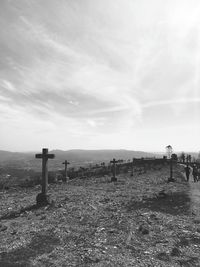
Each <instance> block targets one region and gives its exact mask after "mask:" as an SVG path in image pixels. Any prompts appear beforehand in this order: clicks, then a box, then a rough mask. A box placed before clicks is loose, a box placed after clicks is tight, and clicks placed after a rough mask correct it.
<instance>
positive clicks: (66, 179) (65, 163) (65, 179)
mask: <svg viewBox="0 0 200 267" xmlns="http://www.w3.org/2000/svg"><path fill="white" fill-rule="evenodd" d="M62 164H64V165H65V177H64V181H65V182H67V181H68V180H69V177H68V176H67V165H68V164H70V162H68V161H67V160H65V161H64V162H63V163H62Z"/></svg>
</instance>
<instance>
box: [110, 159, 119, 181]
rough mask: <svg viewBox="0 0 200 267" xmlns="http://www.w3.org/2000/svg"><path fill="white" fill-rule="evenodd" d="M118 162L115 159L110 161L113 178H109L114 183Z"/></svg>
mask: <svg viewBox="0 0 200 267" xmlns="http://www.w3.org/2000/svg"><path fill="white" fill-rule="evenodd" d="M117 162H118V160H116V159H115V158H114V159H113V160H112V161H110V163H112V164H113V177H112V178H111V182H115V181H117V178H116V163H117Z"/></svg>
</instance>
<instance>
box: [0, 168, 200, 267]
mask: <svg viewBox="0 0 200 267" xmlns="http://www.w3.org/2000/svg"><path fill="white" fill-rule="evenodd" d="M167 177H168V169H166V168H164V169H162V170H160V171H148V172H147V173H146V174H142V175H137V174H134V177H130V176H129V175H127V176H123V175H121V176H119V177H118V182H116V183H115V184H114V183H109V181H110V177H104V178H103V177H102V178H98V179H97V178H96V179H95V178H94V179H88V180H85V181H83V180H74V181H71V182H70V184H68V185H67V184H64V185H63V184H62V185H53V186H50V190H49V191H50V193H51V195H52V197H53V198H54V201H55V202H54V204H53V205H51V206H49V207H43V208H39V209H35V210H34V209H33V210H30V211H26V212H21V213H19V214H17V213H16V211H20V209H21V207H27V206H29V205H32V204H34V203H35V197H36V195H37V193H38V192H39V190H40V189H39V188H35V189H27V190H21V191H20V192H19V191H17V190H13V191H9V192H6V193H3V192H1V194H0V197H1V207H0V216H4V219H3V220H1V226H0V238H1V242H0V266H4V267H6V266H14V267H15V266H37V267H38V266H200V261H199V259H198V257H199V254H200V253H199V249H200V234H199V232H200V226H198V224H200V220H197V219H196V218H195V215H194V214H193V213H192V210H191V207H190V204H191V203H190V198H189V196H188V190H189V187H188V185H187V183H186V182H184V181H182V176H181V174H180V172H179V170H178V169H177V170H176V172H175V177H176V179H177V181H176V182H175V183H170V184H167V183H166V180H167ZM163 189H164V190H165V193H166V194H167V196H166V197H163V196H162V195H160V196H159V192H160V191H161V190H163ZM162 197H163V198H162ZM12 215H13V216H12ZM14 215H15V216H16V217H14ZM13 217H14V218H13ZM6 227H7V228H6Z"/></svg>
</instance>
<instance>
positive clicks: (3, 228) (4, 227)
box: [0, 224, 8, 232]
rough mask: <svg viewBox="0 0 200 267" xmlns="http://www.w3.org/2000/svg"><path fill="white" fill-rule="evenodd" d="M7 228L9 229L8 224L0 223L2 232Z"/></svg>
mask: <svg viewBox="0 0 200 267" xmlns="http://www.w3.org/2000/svg"><path fill="white" fill-rule="evenodd" d="M7 229H8V227H7V226H6V225H3V224H0V232H3V231H5V230H7Z"/></svg>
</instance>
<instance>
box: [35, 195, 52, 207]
mask: <svg viewBox="0 0 200 267" xmlns="http://www.w3.org/2000/svg"><path fill="white" fill-rule="evenodd" d="M36 202H37V205H38V206H46V205H49V204H51V200H50V196H49V195H45V194H43V193H40V194H38V195H37V197H36Z"/></svg>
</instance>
